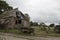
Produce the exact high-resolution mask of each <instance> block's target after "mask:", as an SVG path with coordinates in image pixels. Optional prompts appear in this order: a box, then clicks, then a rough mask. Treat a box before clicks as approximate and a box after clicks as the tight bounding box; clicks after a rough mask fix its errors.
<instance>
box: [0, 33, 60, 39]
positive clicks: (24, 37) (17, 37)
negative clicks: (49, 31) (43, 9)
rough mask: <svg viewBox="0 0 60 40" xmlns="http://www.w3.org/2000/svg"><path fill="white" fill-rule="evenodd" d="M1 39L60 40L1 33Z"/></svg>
mask: <svg viewBox="0 0 60 40" xmlns="http://www.w3.org/2000/svg"><path fill="white" fill-rule="evenodd" d="M0 39H1V40H2V39H3V40H60V37H34V36H22V35H13V34H7V33H5V34H4V33H0Z"/></svg>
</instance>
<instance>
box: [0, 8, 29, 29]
mask: <svg viewBox="0 0 60 40" xmlns="http://www.w3.org/2000/svg"><path fill="white" fill-rule="evenodd" d="M17 25H20V26H19V27H29V26H30V22H29V16H28V15H27V14H23V13H22V12H21V11H19V10H18V9H17V8H16V9H13V10H9V11H6V12H4V13H3V14H2V15H0V28H1V26H2V28H3V27H4V28H6V29H9V28H10V29H13V28H15V27H18V26H17Z"/></svg>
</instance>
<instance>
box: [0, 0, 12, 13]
mask: <svg viewBox="0 0 60 40" xmlns="http://www.w3.org/2000/svg"><path fill="white" fill-rule="evenodd" d="M11 9H13V8H12V7H11V6H9V4H8V3H7V2H6V1H4V0H0V14H1V13H3V12H4V11H7V10H11Z"/></svg>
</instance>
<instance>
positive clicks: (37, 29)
mask: <svg viewBox="0 0 60 40" xmlns="http://www.w3.org/2000/svg"><path fill="white" fill-rule="evenodd" d="M33 28H34V29H35V35H33V36H41V37H48V36H49V37H60V34H58V33H55V32H54V28H53V27H50V29H48V28H47V27H46V29H47V30H44V31H43V30H41V27H39V26H33ZM0 32H4V33H14V34H19V35H25V36H32V35H29V34H25V33H22V32H21V31H20V30H18V29H9V30H0Z"/></svg>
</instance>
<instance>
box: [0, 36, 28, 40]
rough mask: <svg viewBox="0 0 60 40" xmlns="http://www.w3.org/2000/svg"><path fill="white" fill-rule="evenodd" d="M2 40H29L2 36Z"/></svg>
mask: <svg viewBox="0 0 60 40" xmlns="http://www.w3.org/2000/svg"><path fill="white" fill-rule="evenodd" d="M0 37H1V39H0V40H27V39H22V38H16V37H13V36H3V35H0Z"/></svg>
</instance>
